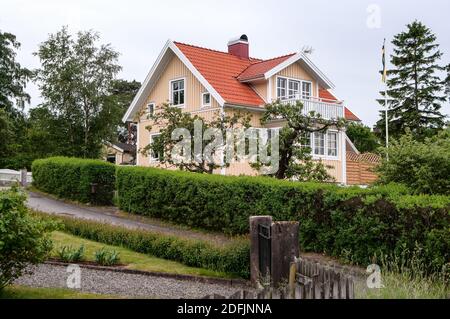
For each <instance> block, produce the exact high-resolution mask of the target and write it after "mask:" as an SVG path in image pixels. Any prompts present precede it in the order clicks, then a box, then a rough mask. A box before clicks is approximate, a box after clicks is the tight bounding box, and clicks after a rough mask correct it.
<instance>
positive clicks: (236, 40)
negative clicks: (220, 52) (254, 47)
mask: <svg viewBox="0 0 450 319" xmlns="http://www.w3.org/2000/svg"><path fill="white" fill-rule="evenodd" d="M236 43H248V37H247V35H246V34H243V35H241V36H240V37H238V38H233V39H231V40H230V41H228V45H233V44H236Z"/></svg>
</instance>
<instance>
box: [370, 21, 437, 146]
mask: <svg viewBox="0 0 450 319" xmlns="http://www.w3.org/2000/svg"><path fill="white" fill-rule="evenodd" d="M392 44H393V45H394V49H393V51H394V53H393V54H392V55H391V64H392V65H393V69H391V70H388V71H387V75H388V80H387V86H388V90H387V95H388V106H389V111H388V120H389V135H390V136H392V137H395V138H398V137H399V136H401V135H402V134H404V133H405V132H406V130H407V129H409V130H411V132H412V134H413V135H414V137H415V138H416V139H424V138H425V137H427V136H432V135H434V134H435V133H436V131H437V130H439V129H441V128H442V127H443V126H444V120H445V115H443V114H442V113H441V111H440V109H441V107H442V104H443V103H444V102H445V100H446V97H445V96H444V94H443V93H444V83H445V82H444V81H443V80H442V79H441V78H440V76H439V74H440V73H441V72H442V71H443V70H444V68H443V67H442V66H440V65H439V64H438V60H439V59H441V57H442V53H441V52H440V51H439V44H438V43H437V42H436V36H435V35H434V34H433V33H432V31H431V30H430V29H429V28H427V27H426V26H425V25H424V24H422V23H421V22H418V21H414V22H413V23H410V24H408V25H407V30H406V31H404V32H401V33H399V34H397V35H396V36H395V37H394V39H393V40H392ZM380 93H381V95H382V98H380V99H379V101H378V102H379V103H380V104H381V105H383V106H384V104H385V99H384V96H385V93H384V92H380ZM380 116H381V119H380V120H379V121H378V122H377V127H378V130H379V131H380V132H381V134H382V137H383V139H384V137H385V134H386V132H385V130H386V129H385V112H384V110H382V111H380Z"/></svg>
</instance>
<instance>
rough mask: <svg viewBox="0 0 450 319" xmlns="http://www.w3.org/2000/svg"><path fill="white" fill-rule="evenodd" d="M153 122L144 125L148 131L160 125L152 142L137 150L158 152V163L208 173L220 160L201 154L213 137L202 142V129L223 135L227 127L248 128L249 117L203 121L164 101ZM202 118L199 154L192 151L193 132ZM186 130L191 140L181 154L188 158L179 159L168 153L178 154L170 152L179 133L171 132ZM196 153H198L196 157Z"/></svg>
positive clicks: (217, 152) (237, 116)
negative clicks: (173, 136) (188, 150)
mask: <svg viewBox="0 0 450 319" xmlns="http://www.w3.org/2000/svg"><path fill="white" fill-rule="evenodd" d="M151 118H152V120H153V124H152V125H149V126H147V129H148V130H149V131H151V129H152V127H153V126H157V127H161V129H160V134H161V135H159V136H158V138H157V139H155V140H154V141H152V143H150V144H149V145H147V146H146V147H144V148H143V149H142V150H141V152H142V153H143V154H145V155H147V156H149V155H152V154H154V155H156V154H157V155H158V157H159V162H160V164H162V165H166V164H167V165H171V166H175V167H177V168H179V169H181V170H186V171H189V172H197V173H207V174H212V173H213V171H214V169H217V168H220V167H221V165H222V163H218V161H212V160H211V159H212V158H210V159H208V157H207V156H203V154H204V152H203V151H204V149H205V146H206V144H209V143H211V142H213V141H214V140H215V138H214V137H212V138H211V140H210V141H204V140H203V138H204V137H205V132H206V131H207V130H208V129H217V130H219V131H220V132H221V134H222V136H225V134H226V130H227V129H233V128H237V127H248V126H249V122H250V118H249V117H248V115H242V114H241V113H236V114H234V115H232V116H217V117H216V119H215V120H212V121H209V122H205V121H203V119H202V118H201V117H199V116H198V115H192V114H190V113H187V112H183V111H182V110H181V109H180V108H179V107H173V106H170V105H168V104H163V105H161V107H160V108H158V109H157V110H156V111H155V114H154V115H153V116H151ZM196 121H202V128H201V129H202V131H201V136H202V138H201V154H196V152H195V151H196V149H195V147H194V135H195V122H196ZM180 128H183V129H186V130H187V131H188V132H189V134H190V136H191V137H192V139H191V145H190V149H191V150H190V152H191V154H190V155H187V154H183V155H184V156H186V157H187V158H188V160H182V161H180V160H179V158H177V157H176V156H173V155H172V154H179V153H177V152H174V150H175V147H177V144H178V143H179V142H180V141H181V136H177V138H175V139H172V132H174V131H175V130H176V129H180ZM219 152H220V150H219V148H218V147H217V148H214V149H213V152H212V155H213V156H214V155H216V156H218V154H220V153H219ZM198 155H202V156H200V157H198ZM224 165H227V164H226V163H224Z"/></svg>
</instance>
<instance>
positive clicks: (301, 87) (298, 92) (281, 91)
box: [277, 77, 312, 100]
mask: <svg viewBox="0 0 450 319" xmlns="http://www.w3.org/2000/svg"><path fill="white" fill-rule="evenodd" d="M311 96H312V83H311V82H310V81H302V80H297V79H289V78H284V77H277V98H278V99H280V100H286V99H289V100H294V99H295V100H298V99H300V98H302V99H307V100H309V99H310V98H311Z"/></svg>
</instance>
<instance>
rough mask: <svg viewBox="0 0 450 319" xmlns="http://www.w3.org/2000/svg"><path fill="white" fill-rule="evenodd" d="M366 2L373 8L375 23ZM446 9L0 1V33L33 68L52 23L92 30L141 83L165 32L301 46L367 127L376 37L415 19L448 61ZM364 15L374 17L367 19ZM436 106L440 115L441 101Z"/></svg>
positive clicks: (422, 5) (191, 39)
mask: <svg viewBox="0 0 450 319" xmlns="http://www.w3.org/2000/svg"><path fill="white" fill-rule="evenodd" d="M373 4H375V5H376V6H378V7H376V8H379V9H380V10H381V11H380V16H379V17H380V19H379V20H378V21H379V22H380V23H379V24H377V16H376V12H375V11H376V10H375V11H371V7H370V5H373ZM368 10H369V11H370V12H368ZM449 12H450V1H448V0H441V1H440V0H428V1H423V0H420V1H416V0H409V1H399V0H397V1H392V0H391V1H384V0H383V1H376V0H372V1H365V0H341V1H326V0H319V1H311V0H309V1H294V0H278V1H275V0H273V1H265V0H258V1H257V0H255V1H245V0H239V1H236V0H223V1H221V0H220V1H212V0H209V1H208V0H198V1H194V0H192V1H188V0H170V1H148V0H147V1H138V0H127V1H124V0H122V1H117V0H114V1H113V0H78V1H74V0H72V1H69V0H17V1H13V0H0V30H2V31H4V32H11V33H13V34H15V35H16V36H17V38H18V40H19V41H20V42H21V43H22V48H21V50H20V52H19V56H18V58H19V61H20V62H21V63H22V65H23V66H26V67H28V68H36V67H38V66H39V60H38V59H37V57H35V56H33V55H32V53H33V52H35V51H36V50H37V47H38V44H39V43H41V42H43V41H45V40H46V39H47V37H48V34H49V33H55V32H56V31H58V30H59V29H60V28H61V26H63V25H68V26H69V30H70V32H76V31H78V30H88V29H93V30H96V31H98V32H100V35H101V39H102V42H105V43H111V44H112V46H113V47H114V48H115V49H116V50H118V51H119V52H120V53H121V56H120V64H121V65H122V66H123V71H122V72H121V74H120V77H122V78H124V79H128V80H132V79H136V80H138V81H141V82H142V81H143V80H144V78H145V76H146V74H147V72H148V70H149V69H150V67H151V66H152V64H153V62H154V61H155V60H156V57H157V55H158V53H159V51H160V50H161V49H162V47H163V45H164V43H165V41H166V40H167V39H169V38H170V39H172V40H176V41H181V42H186V43H191V44H195V45H200V46H204V47H208V48H212V49H217V50H222V51H226V49H227V47H226V44H227V42H228V40H229V39H230V38H233V37H236V36H240V35H241V34H243V33H245V34H247V35H248V37H249V41H250V55H251V56H252V57H258V58H270V57H274V56H279V55H283V54H286V53H290V52H294V51H299V50H300V49H301V48H302V47H303V46H305V45H306V46H311V47H313V48H314V53H313V55H312V56H311V59H312V60H313V61H314V63H315V64H317V65H318V66H319V68H320V69H321V70H322V71H323V72H324V73H325V74H326V75H327V76H328V77H329V78H330V79H331V80H332V81H333V83H334V84H335V85H336V89H335V90H334V93H335V94H336V95H337V97H338V98H340V99H342V100H345V101H346V104H347V105H348V107H349V108H350V109H351V110H352V111H354V113H356V115H358V116H359V117H360V118H361V119H362V120H363V122H364V123H365V124H367V125H370V126H371V125H373V124H374V123H375V122H376V120H377V117H378V110H379V106H378V103H376V101H375V99H376V98H377V97H379V95H378V91H379V90H380V89H382V85H381V81H380V76H379V74H378V70H379V69H380V68H381V53H380V52H381V46H382V42H383V38H384V37H386V38H387V41H389V40H390V39H392V36H393V35H395V34H397V33H398V32H400V31H403V30H404V29H405V25H406V24H407V23H409V22H412V21H413V20H414V19H419V20H420V21H422V22H423V23H425V24H426V25H427V26H428V27H430V28H431V29H432V31H433V32H434V33H435V34H436V35H437V38H438V42H439V43H440V44H441V51H442V52H444V57H443V60H442V62H443V63H445V64H448V63H450V36H449V35H450V23H449V21H448V19H449V18H448V14H449ZM371 13H373V14H371ZM374 14H375V15H374ZM369 17H375V19H369V20H370V22H371V23H369V24H368V23H367V20H368V18H369ZM369 26H372V27H369ZM373 26H375V27H373ZM377 26H378V27H377ZM387 49H388V53H389V50H390V49H391V48H390V47H389V46H388V47H387ZM27 90H28V92H29V93H30V94H31V96H32V101H31V107H33V106H36V105H37V104H39V103H40V98H39V91H38V90H37V89H36V87H35V86H34V85H33V84H30V85H29V86H28V88H27ZM443 111H444V113H446V114H450V106H449V104H448V103H447V104H446V105H445V107H444V109H443Z"/></svg>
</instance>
